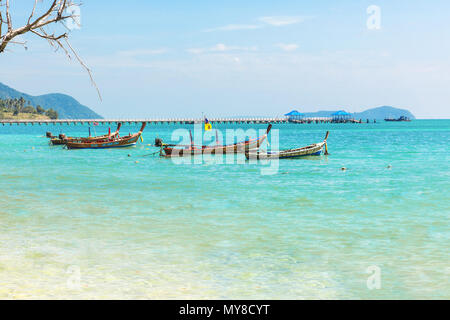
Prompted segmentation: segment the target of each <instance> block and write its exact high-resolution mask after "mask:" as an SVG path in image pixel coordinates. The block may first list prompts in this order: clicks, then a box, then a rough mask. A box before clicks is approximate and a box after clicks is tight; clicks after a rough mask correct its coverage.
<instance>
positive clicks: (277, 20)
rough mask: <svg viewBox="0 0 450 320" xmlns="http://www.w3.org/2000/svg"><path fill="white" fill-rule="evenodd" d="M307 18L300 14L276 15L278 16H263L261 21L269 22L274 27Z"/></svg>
mask: <svg viewBox="0 0 450 320" xmlns="http://www.w3.org/2000/svg"><path fill="white" fill-rule="evenodd" d="M304 20H305V19H304V18H303V17H299V16H276V17H261V18H259V21H262V22H264V23H267V24H269V25H271V26H274V27H281V26H287V25H290V24H296V23H300V22H303V21H304Z"/></svg>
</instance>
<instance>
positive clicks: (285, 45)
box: [276, 43, 298, 51]
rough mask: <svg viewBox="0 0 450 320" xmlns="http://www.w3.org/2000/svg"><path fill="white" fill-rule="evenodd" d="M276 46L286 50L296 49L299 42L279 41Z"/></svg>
mask: <svg viewBox="0 0 450 320" xmlns="http://www.w3.org/2000/svg"><path fill="white" fill-rule="evenodd" d="M276 46H277V47H279V48H281V49H282V50H284V51H295V50H297V49H298V44H295V43H278V44H277V45H276Z"/></svg>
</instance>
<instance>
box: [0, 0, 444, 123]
mask: <svg viewBox="0 0 450 320" xmlns="http://www.w3.org/2000/svg"><path fill="white" fill-rule="evenodd" d="M13 2H14V1H13ZM44 2H45V1H44ZM111 2H112V3H111ZM32 3H33V1H20V3H19V1H17V0H16V1H15V6H14V7H13V10H14V11H13V13H14V14H15V15H16V17H17V19H16V25H19V24H20V22H21V21H23V20H24V19H25V17H26V14H27V13H28V12H29V10H30V9H31V7H32ZM371 5H376V6H378V7H379V8H380V10H381V11H380V12H381V15H380V17H381V20H380V27H381V28H380V29H376V30H374V29H368V27H367V20H368V18H369V16H370V14H368V13H367V8H368V7H369V6H371ZM449 12H450V3H449V2H448V1H439V0H437V1H430V2H426V1H413V0H409V1H402V0H397V1H394V0H390V1H375V0H372V1H356V0H353V1H346V0H341V1H325V0H322V1H321V0H318V1H276V2H275V1H265V0H260V1H245V2H243V1H226V2H221V3H219V2H217V1H195V2H194V1H192V2H188V1H170V3H168V2H166V1H158V2H156V1H136V0H132V1H127V2H122V1H101V0H96V1H92V0H85V1H84V3H83V6H82V8H81V24H82V27H81V29H79V30H74V31H73V32H72V33H71V37H72V40H71V42H72V44H73V45H74V47H76V48H77V50H78V52H79V54H80V55H81V56H82V57H83V59H84V60H85V62H86V63H87V64H88V65H89V66H90V67H91V68H92V69H93V72H94V77H95V79H96V82H97V84H98V86H99V88H100V90H101V92H102V96H103V101H102V102H101V101H99V99H98V97H97V95H96V91H95V89H94V88H92V87H91V85H90V83H89V79H88V77H87V75H86V74H85V72H84V71H83V70H82V69H81V68H80V67H79V66H78V65H77V64H76V63H75V62H70V61H68V60H67V58H66V57H65V56H64V55H63V54H62V53H61V52H57V53H54V52H53V51H52V49H51V48H49V46H48V44H47V43H46V42H45V41H43V40H40V39H35V38H34V37H32V36H29V37H28V36H27V37H26V40H27V41H28V47H29V49H28V50H26V51H25V50H24V49H23V48H21V47H20V46H16V47H10V50H9V51H8V52H7V53H5V54H4V55H2V56H0V68H1V69H0V70H1V71H0V81H1V82H4V83H5V84H7V85H10V86H12V87H14V88H16V89H18V90H21V91H24V92H27V93H30V94H35V95H38V94H44V93H49V92H62V93H67V94H70V95H72V96H73V97H75V98H76V99H77V100H79V101H80V102H81V103H83V104H85V105H87V106H89V107H91V108H92V109H94V110H95V111H97V112H98V113H100V114H102V115H103V116H105V117H182V116H197V117H198V116H200V115H201V113H202V112H204V113H205V114H207V115H208V116H210V117H215V116H231V115H261V116H264V115H268V116H277V115H282V114H284V113H286V112H287V111H290V110H292V109H294V108H295V109H298V110H301V111H317V110H324V109H346V110H348V111H350V112H355V111H362V110H364V109H367V108H370V107H375V106H380V105H392V106H396V107H400V108H407V109H409V110H411V111H412V112H413V113H414V114H415V115H416V116H418V117H421V118H450V107H449V101H450V90H449V89H448V87H449V84H450V42H449V41H448V38H449V35H450V20H449V19H448V13H449Z"/></svg>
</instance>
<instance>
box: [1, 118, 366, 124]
mask: <svg viewBox="0 0 450 320" xmlns="http://www.w3.org/2000/svg"><path fill="white" fill-rule="evenodd" d="M208 120H209V122H211V123H212V124H267V123H273V124H276V123H280V124H281V123H332V122H334V121H333V119H332V118H324V117H321V118H304V119H302V120H298V121H289V120H288V119H287V118H285V117H283V118H208ZM119 122H121V123H123V124H138V123H142V122H147V124H195V123H202V122H203V120H202V119H195V118H166V119H56V120H0V124H2V125H3V126H5V125H21V124H23V125H49V124H60V125H63V124H66V125H77V124H80V125H82V124H88V125H93V124H94V123H98V124H99V125H100V124H101V125H109V124H117V123H119ZM345 122H351V123H360V121H359V120H354V119H350V120H349V121H345ZM363 122H365V121H363Z"/></svg>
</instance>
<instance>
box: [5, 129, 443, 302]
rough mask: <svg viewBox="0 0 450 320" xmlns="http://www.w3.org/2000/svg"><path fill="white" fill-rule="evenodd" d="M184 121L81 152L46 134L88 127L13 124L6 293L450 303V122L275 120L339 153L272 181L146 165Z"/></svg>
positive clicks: (288, 137)
mask: <svg viewBox="0 0 450 320" xmlns="http://www.w3.org/2000/svg"><path fill="white" fill-rule="evenodd" d="M182 127H186V128H189V126H180V125H178V126H175V125H149V126H147V128H146V130H145V132H144V143H143V144H138V145H137V146H136V147H134V148H127V149H111V150H65V149H63V148H61V147H58V146H49V145H48V141H47V139H46V138H44V137H43V135H44V134H45V131H52V132H53V133H55V134H57V133H59V132H60V131H62V132H64V133H66V134H68V135H86V133H87V127H86V126H80V125H78V126H70V127H69V126H67V125H63V126H60V125H56V126H36V125H35V126H31V125H28V126H23V125H21V126H9V125H7V126H0V195H1V196H0V298H2V299H5V298H113V299H115V298H137V299H140V298H146V299H147V298H150V299H172V298H179V299H184V298H214V299H222V298H236V299H237V298H258V299H260V298H270V299H281V298H283V299H311V298H316V299H350V298H355V299H382V298H387V299H397V298H402V299H403V298H404V299H420V298H437V299H444V298H446V299H449V298H450V283H449V278H450V265H449V262H450V259H449V244H450V227H449V214H450V209H449V207H450V200H449V196H448V194H449V191H450V165H449V160H450V156H449V151H450V150H449V143H450V121H449V120H417V121H413V122H410V123H384V122H383V123H376V124H310V125H306V124H305V125H283V124H279V125H274V129H278V130H279V131H278V133H279V139H280V143H281V147H282V148H287V147H294V146H304V145H307V144H310V143H315V142H320V141H321V140H322V139H323V136H324V135H325V132H326V131H327V130H330V137H329V140H328V147H329V151H330V155H329V156H321V157H312V158H305V159H299V160H292V159H291V160H285V161H280V162H279V163H278V164H279V168H278V170H277V171H276V172H275V174H272V175H263V174H261V168H262V167H264V166H266V167H267V164H261V163H259V164H255V163H252V164H249V163H245V162H244V163H242V162H243V161H240V163H234V164H217V163H215V161H210V160H207V161H205V162H203V163H200V164H175V163H173V162H172V161H171V160H170V159H162V158H159V157H157V156H156V157H155V156H145V157H144V156H143V155H146V154H149V153H151V152H154V151H155V148H152V147H148V146H147V145H146V144H149V143H152V142H153V140H154V138H155V137H156V136H159V137H163V138H164V140H165V141H168V140H170V135H171V133H172V131H173V130H174V129H177V128H182ZM214 127H215V128H218V129H220V130H224V129H226V128H238V127H239V128H243V129H248V128H257V129H263V128H265V126H264V125H229V126H226V125H218V126H214ZM112 129H113V130H114V128H112ZM96 130H97V131H98V133H99V134H100V133H101V134H103V133H105V132H106V131H107V127H103V128H101V127H97V129H96ZM137 130H138V125H135V126H129V125H128V126H125V127H124V128H123V129H122V131H121V132H122V133H128V132H129V131H131V132H135V131H137ZM128 154H129V155H130V157H129V156H128ZM241 160H242V159H241ZM136 161H137V163H136ZM388 166H391V167H390V168H388ZM342 167H346V168H347V170H346V171H342V170H341V168H342ZM368 268H369V270H378V271H379V279H380V282H379V284H380V286H379V289H376V288H375V289H372V290H371V289H369V288H368V286H367V280H368V278H369V276H371V275H372V276H376V275H373V274H372V272H369V273H368ZM377 275H378V274H377ZM371 279H373V278H371ZM369 282H370V281H369ZM371 283H373V282H371ZM372 288H373V287H372Z"/></svg>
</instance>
